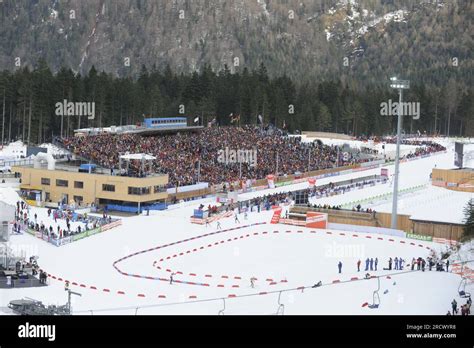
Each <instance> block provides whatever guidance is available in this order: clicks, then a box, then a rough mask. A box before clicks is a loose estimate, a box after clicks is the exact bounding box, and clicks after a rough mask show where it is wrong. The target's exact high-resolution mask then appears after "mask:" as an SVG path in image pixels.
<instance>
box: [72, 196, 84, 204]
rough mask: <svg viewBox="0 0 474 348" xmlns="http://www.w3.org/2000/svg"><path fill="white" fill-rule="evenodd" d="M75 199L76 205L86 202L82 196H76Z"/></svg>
mask: <svg viewBox="0 0 474 348" xmlns="http://www.w3.org/2000/svg"><path fill="white" fill-rule="evenodd" d="M73 199H74V202H76V203H81V202H82V201H83V200H84V198H83V197H82V196H74V197H73Z"/></svg>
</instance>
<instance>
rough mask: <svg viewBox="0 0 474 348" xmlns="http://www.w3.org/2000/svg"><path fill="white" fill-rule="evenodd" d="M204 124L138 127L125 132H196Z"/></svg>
mask: <svg viewBox="0 0 474 348" xmlns="http://www.w3.org/2000/svg"><path fill="white" fill-rule="evenodd" d="M203 128H204V127H203V126H186V127H166V128H138V129H134V130H130V131H126V132H124V133H123V134H141V135H157V134H165V133H171V134H173V133H179V132H195V131H198V130H201V129H203Z"/></svg>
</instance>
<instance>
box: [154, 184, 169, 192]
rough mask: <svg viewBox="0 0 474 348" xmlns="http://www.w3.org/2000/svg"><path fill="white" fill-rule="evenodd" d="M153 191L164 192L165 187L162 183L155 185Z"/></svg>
mask: <svg viewBox="0 0 474 348" xmlns="http://www.w3.org/2000/svg"><path fill="white" fill-rule="evenodd" d="M153 191H154V192H155V193H158V192H164V191H166V188H165V187H164V186H162V185H156V186H154V187H153Z"/></svg>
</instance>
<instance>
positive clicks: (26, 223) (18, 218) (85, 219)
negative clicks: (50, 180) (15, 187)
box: [13, 201, 112, 239]
mask: <svg viewBox="0 0 474 348" xmlns="http://www.w3.org/2000/svg"><path fill="white" fill-rule="evenodd" d="M47 216H48V218H49V219H50V220H51V224H50V225H49V226H47V224H45V223H44V222H43V221H42V220H40V219H39V218H38V215H37V214H36V213H35V214H34V215H32V213H31V211H30V208H29V206H28V205H27V204H26V203H25V202H23V201H18V202H17V204H16V211H15V222H14V224H13V230H14V231H15V232H20V231H21V230H22V229H24V228H29V229H30V230H33V231H35V232H39V233H41V234H43V235H47V236H48V237H50V238H53V239H58V238H63V237H68V236H72V235H76V234H80V233H82V232H84V231H88V230H93V229H96V228H98V227H100V226H103V225H106V224H108V223H111V222H112V217H111V216H110V215H107V214H106V213H105V212H104V213H103V215H102V217H97V216H90V215H87V214H77V213H75V212H73V211H71V210H68V209H48V211H47ZM57 220H64V222H65V224H66V227H61V225H60V224H59V223H58V221H57ZM53 221H54V223H53ZM72 222H75V226H74V227H73V226H72V224H71V223H72ZM54 225H55V226H54Z"/></svg>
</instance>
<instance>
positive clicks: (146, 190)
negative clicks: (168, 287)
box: [128, 187, 151, 196]
mask: <svg viewBox="0 0 474 348" xmlns="http://www.w3.org/2000/svg"><path fill="white" fill-rule="evenodd" d="M150 191H151V190H150V187H128V194H129V195H138V196H141V195H149V194H150Z"/></svg>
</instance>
